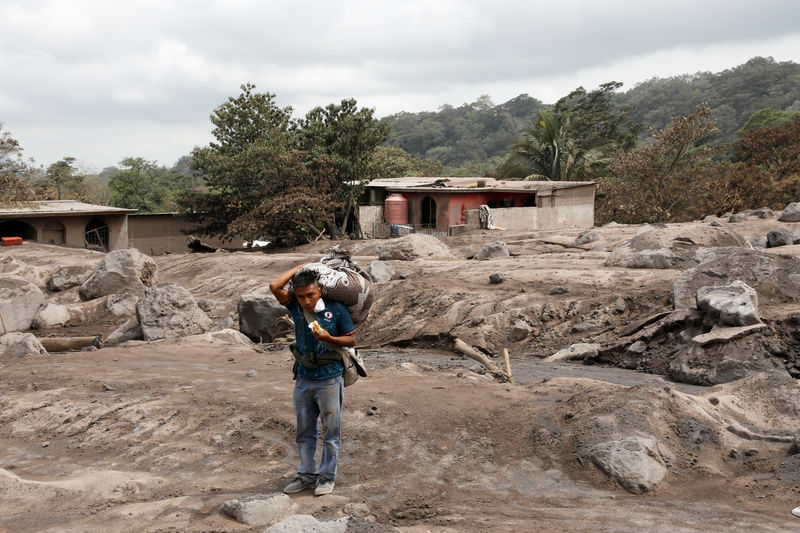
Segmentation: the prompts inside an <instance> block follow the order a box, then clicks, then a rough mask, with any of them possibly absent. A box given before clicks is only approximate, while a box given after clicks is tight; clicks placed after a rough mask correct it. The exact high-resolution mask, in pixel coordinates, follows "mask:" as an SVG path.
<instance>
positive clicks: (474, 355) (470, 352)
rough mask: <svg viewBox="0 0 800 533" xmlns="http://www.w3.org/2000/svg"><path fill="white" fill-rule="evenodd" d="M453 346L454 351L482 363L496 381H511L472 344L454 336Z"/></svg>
mask: <svg viewBox="0 0 800 533" xmlns="http://www.w3.org/2000/svg"><path fill="white" fill-rule="evenodd" d="M455 348H456V351H458V352H461V353H463V354H464V355H466V356H467V357H469V358H470V359H474V360H476V361H477V362H479V363H480V364H482V365H483V366H484V368H486V370H488V371H489V373H490V374H491V375H492V377H493V378H494V379H495V380H496V381H498V382H500V383H507V382H510V381H511V378H510V377H509V376H508V374H506V373H505V372H504V371H503V369H501V368H500V367H498V366H497V365H495V364H494V363H492V362H491V361H490V360H489V358H488V357H486V356H485V355H483V354H482V353H480V352H478V351H477V350H475V349H473V348H472V346H470V345H469V344H467V343H466V342H464V341H462V340H461V339H459V338H456V344H455Z"/></svg>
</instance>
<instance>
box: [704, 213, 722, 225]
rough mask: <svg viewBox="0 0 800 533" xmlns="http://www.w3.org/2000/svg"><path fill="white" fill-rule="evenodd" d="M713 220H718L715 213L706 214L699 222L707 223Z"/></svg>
mask: <svg viewBox="0 0 800 533" xmlns="http://www.w3.org/2000/svg"><path fill="white" fill-rule="evenodd" d="M714 220H718V218H717V215H706V216H704V217H703V220H701V221H700V222H702V223H703V224H708V223H709V222H712V221H714Z"/></svg>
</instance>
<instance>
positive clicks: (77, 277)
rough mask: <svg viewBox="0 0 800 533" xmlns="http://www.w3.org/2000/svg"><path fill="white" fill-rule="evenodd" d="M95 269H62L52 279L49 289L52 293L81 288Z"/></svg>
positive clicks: (66, 267) (74, 267)
mask: <svg viewBox="0 0 800 533" xmlns="http://www.w3.org/2000/svg"><path fill="white" fill-rule="evenodd" d="M94 269H95V267H94V266H91V265H72V266H65V267H61V268H59V269H58V270H56V271H55V272H53V275H52V276H51V277H50V281H48V282H47V287H48V288H49V289H50V290H51V291H65V290H67V289H71V288H72V287H78V286H80V285H81V284H82V283H83V282H84V281H86V280H87V279H89V276H91V275H92V272H94Z"/></svg>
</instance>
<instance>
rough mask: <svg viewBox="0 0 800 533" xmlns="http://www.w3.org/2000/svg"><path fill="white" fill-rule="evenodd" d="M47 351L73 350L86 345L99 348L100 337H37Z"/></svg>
mask: <svg viewBox="0 0 800 533" xmlns="http://www.w3.org/2000/svg"><path fill="white" fill-rule="evenodd" d="M38 340H39V342H41V343H42V346H43V347H44V349H45V350H47V351H48V352H73V351H78V350H80V349H81V348H84V347H86V346H94V347H95V348H100V345H101V337H100V335H95V336H94V337H41V338H39V339H38Z"/></svg>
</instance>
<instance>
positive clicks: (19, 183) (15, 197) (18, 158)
mask: <svg viewBox="0 0 800 533" xmlns="http://www.w3.org/2000/svg"><path fill="white" fill-rule="evenodd" d="M2 130H3V126H2V124H0V203H10V202H24V201H29V200H33V199H34V198H35V197H36V194H35V193H34V191H33V189H32V188H31V187H30V186H29V185H28V184H27V179H28V178H29V177H30V176H31V175H32V174H33V172H34V169H33V166H32V164H31V163H30V162H28V161H25V159H24V158H23V156H22V148H21V147H20V145H19V142H18V141H17V140H16V139H15V138H14V137H12V136H11V133H10V132H8V131H2Z"/></svg>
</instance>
